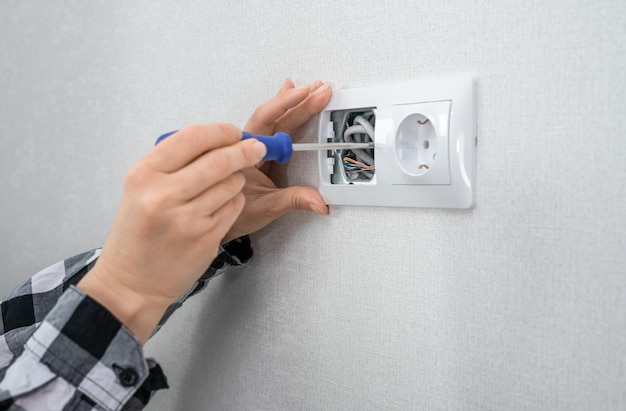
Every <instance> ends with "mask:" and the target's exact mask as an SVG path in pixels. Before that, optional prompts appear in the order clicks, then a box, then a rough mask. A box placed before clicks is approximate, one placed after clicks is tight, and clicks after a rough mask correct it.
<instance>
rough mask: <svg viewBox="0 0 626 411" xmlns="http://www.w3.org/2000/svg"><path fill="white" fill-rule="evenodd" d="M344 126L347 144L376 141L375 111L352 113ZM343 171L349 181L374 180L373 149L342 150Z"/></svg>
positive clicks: (343, 135)
mask: <svg viewBox="0 0 626 411" xmlns="http://www.w3.org/2000/svg"><path fill="white" fill-rule="evenodd" d="M345 120H346V121H345V124H343V125H342V127H341V129H342V130H343V133H342V137H343V141H345V142H346V143H353V142H354V143H369V142H372V141H374V127H375V124H376V116H375V114H374V111H373V110H367V111H358V112H352V113H350V114H349V115H348V116H347V117H346V119H345ZM339 155H340V158H341V159H342V160H343V161H342V163H343V171H344V172H345V174H346V176H347V178H348V179H349V180H357V181H359V180H360V181H364V182H366V181H370V180H372V179H373V178H374V174H375V170H376V167H375V162H374V150H373V149H352V150H342V151H341V153H340V154H339Z"/></svg>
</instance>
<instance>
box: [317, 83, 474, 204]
mask: <svg viewBox="0 0 626 411" xmlns="http://www.w3.org/2000/svg"><path fill="white" fill-rule="evenodd" d="M368 107H369V108H374V112H375V117H376V121H375V129H374V147H375V150H374V153H375V166H376V168H375V178H374V179H372V181H371V182H370V183H368V184H350V182H349V181H345V179H344V180H342V181H345V183H343V184H336V183H335V184H333V180H335V181H336V180H337V179H336V178H335V179H333V170H337V167H332V166H330V163H331V162H332V163H333V164H334V162H335V161H336V158H337V155H336V154H337V153H332V152H326V151H321V152H320V154H319V178H320V185H319V190H320V193H321V194H322V196H323V197H324V199H325V200H326V202H327V203H328V204H331V205H332V204H337V205H367V206H396V207H430V208H472V207H473V206H474V203H475V185H476V142H477V137H476V86H475V83H474V80H473V78H471V77H458V78H451V79H442V80H430V81H420V82H414V83H408V84H396V85H389V86H374V87H365V88H354V89H343V90H336V91H334V92H333V97H332V98H331V100H330V102H329V103H328V106H327V107H326V108H325V109H324V111H323V112H322V113H321V114H320V129H319V142H327V141H328V140H329V139H332V140H333V141H341V140H342V136H341V135H336V133H335V132H333V131H334V130H341V129H342V125H337V124H334V123H333V121H332V120H331V118H334V119H337V118H341V117H338V116H337V115H334V116H331V114H332V113H336V112H342V111H351V110H360V109H363V108H368ZM331 158H332V160H331Z"/></svg>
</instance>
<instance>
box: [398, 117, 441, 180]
mask: <svg viewBox="0 0 626 411" xmlns="http://www.w3.org/2000/svg"><path fill="white" fill-rule="evenodd" d="M396 156H397V157H398V162H399V163H400V166H401V167H402V169H403V170H404V171H405V172H406V173H408V174H411V175H414V176H420V175H422V174H426V173H427V172H428V170H430V169H431V168H432V167H433V164H434V162H435V158H436V157H437V132H436V130H435V127H434V126H433V124H432V122H431V121H430V119H429V118H428V117H426V116H424V115H423V114H419V113H415V114H411V115H409V116H407V117H406V118H405V119H404V120H402V122H401V123H400V126H399V127H398V133H397V135H396Z"/></svg>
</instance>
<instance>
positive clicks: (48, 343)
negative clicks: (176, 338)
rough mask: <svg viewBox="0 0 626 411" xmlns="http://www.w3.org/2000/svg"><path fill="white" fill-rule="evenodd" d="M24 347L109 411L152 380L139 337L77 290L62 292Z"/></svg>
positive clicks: (71, 289)
mask: <svg viewBox="0 0 626 411" xmlns="http://www.w3.org/2000/svg"><path fill="white" fill-rule="evenodd" d="M25 348H26V351H27V352H25V353H24V354H27V355H31V356H34V357H35V358H36V359H37V360H38V361H39V362H40V363H41V364H44V365H45V366H46V367H47V368H48V369H49V370H50V371H51V372H52V373H54V374H55V375H56V376H58V377H61V378H62V379H64V380H65V381H67V382H68V383H69V384H70V385H71V386H73V387H76V389H77V390H78V391H80V392H81V393H82V394H84V395H86V396H88V397H89V398H90V399H91V400H93V401H94V402H95V403H97V404H98V405H100V406H102V407H103V408H105V409H113V410H117V409H121V408H122V407H123V406H124V404H125V403H127V402H128V401H129V400H130V399H131V397H132V396H133V395H134V394H135V392H136V391H137V390H138V389H139V388H140V387H142V384H143V383H144V381H146V380H147V379H148V377H149V376H150V369H149V367H148V364H147V362H146V359H145V358H144V354H143V348H142V346H141V344H140V343H139V341H138V340H137V338H136V337H135V336H134V334H133V333H132V332H131V331H130V330H128V329H127V328H126V327H125V326H124V325H123V324H122V323H121V322H120V321H119V320H118V319H117V318H115V316H113V315H112V314H111V313H110V312H109V311H108V310H107V309H106V308H104V307H103V306H102V305H100V304H99V303H98V302H96V301H95V300H94V299H92V298H91V297H89V296H88V295H87V294H85V293H83V292H82V291H81V290H79V289H77V288H75V287H73V286H72V287H70V288H69V289H67V290H66V291H65V293H63V295H62V296H61V298H60V299H59V301H58V302H57V304H56V305H55V307H54V308H53V309H52V311H50V313H49V314H48V315H47V316H46V317H45V319H44V321H43V322H42V323H41V325H40V326H39V328H38V329H37V331H35V333H34V334H33V335H32V337H31V338H30V339H29V340H28V342H27V343H26V347H25ZM159 372H160V368H159ZM151 379H152V378H151ZM163 380H164V377H163ZM165 385H166V384H165ZM142 388H144V387H142Z"/></svg>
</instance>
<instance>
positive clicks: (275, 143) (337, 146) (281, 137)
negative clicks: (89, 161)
mask: <svg viewBox="0 0 626 411" xmlns="http://www.w3.org/2000/svg"><path fill="white" fill-rule="evenodd" d="M176 131H178V130H176ZM176 131H170V132H169V133H165V134H163V135H162V136H160V137H159V138H157V140H156V142H155V143H154V145H157V144H159V143H160V142H161V141H163V140H165V139H166V138H168V137H169V136H171V135H172V134H174V133H176ZM250 138H254V139H256V140H259V141H260V142H261V143H263V144H264V145H265V147H266V149H267V153H266V154H265V157H263V161H271V160H273V161H276V162H277V163H286V162H287V161H289V159H290V158H291V155H292V154H293V152H294V151H318V150H349V149H357V148H360V149H367V148H374V143H305V144H293V143H292V141H291V136H289V134H287V133H284V132H282V131H279V132H278V133H276V134H274V135H273V136H262V135H257V134H251V133H248V132H246V131H244V132H243V137H242V138H241V139H242V140H247V139H250Z"/></svg>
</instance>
